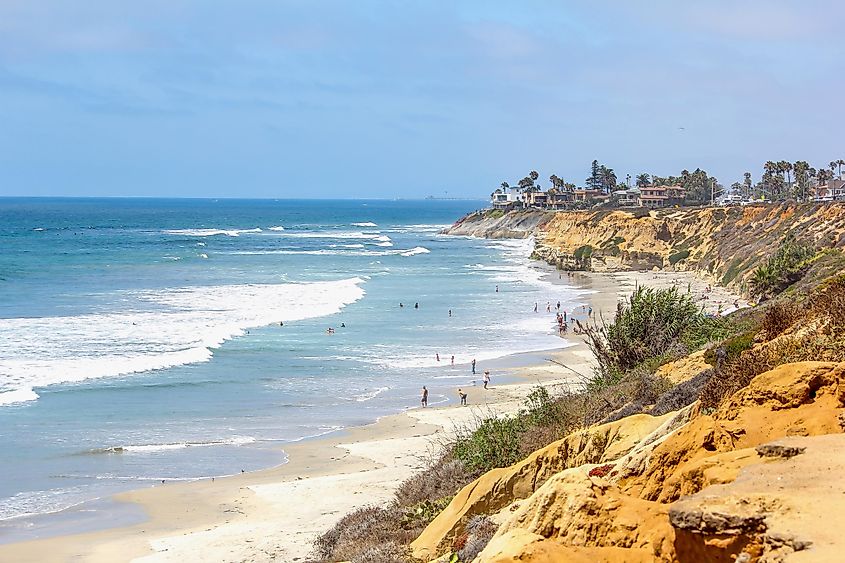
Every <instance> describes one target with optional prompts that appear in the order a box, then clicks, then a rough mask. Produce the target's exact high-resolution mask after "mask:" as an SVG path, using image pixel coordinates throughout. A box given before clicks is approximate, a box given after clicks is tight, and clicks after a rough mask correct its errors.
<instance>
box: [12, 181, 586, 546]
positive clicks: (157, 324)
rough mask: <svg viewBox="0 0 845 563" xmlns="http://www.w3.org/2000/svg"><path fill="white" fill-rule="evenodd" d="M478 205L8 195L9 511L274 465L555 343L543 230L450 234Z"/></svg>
mask: <svg viewBox="0 0 845 563" xmlns="http://www.w3.org/2000/svg"><path fill="white" fill-rule="evenodd" d="M481 206H483V202H476V201H437V200H428V201H356V200H346V201H307V200H278V201H272V200H155V199H138V200H136V199H27V198H5V199H0V452H3V455H2V456H0V474H2V475H3V476H4V478H3V479H2V480H0V520H2V519H7V520H8V519H21V518H22V517H25V516H27V515H32V514H39V513H45V512H51V511H57V510H61V509H63V508H66V507H69V506H72V505H75V504H77V503H79V502H82V501H85V500H88V499H91V498H95V497H102V496H103V495H107V494H110V493H114V492H117V491H121V490H127V489H132V488H137V487H139V486H143V485H144V484H145V483H152V482H155V481H158V480H160V479H168V480H174V479H195V478H200V477H208V476H213V475H226V474H232V473H236V472H239V471H240V470H241V469H245V470H251V469H257V468H262V467H268V466H271V465H275V464H277V463H280V462H282V461H283V460H284V454H283V453H282V450H283V448H284V444H285V443H288V442H290V441H294V440H299V439H302V438H304V437H310V436H316V435H320V434H323V433H327V432H330V431H333V430H336V429H339V428H343V427H347V426H350V425H357V424H363V423H367V422H371V421H373V420H374V419H376V418H377V417H378V416H381V415H384V414H387V413H392V412H398V411H400V410H402V409H404V408H409V407H414V406H417V404H418V396H419V389H420V387H421V386H422V385H427V386H428V387H429V389H430V390H431V397H430V404H438V403H444V402H447V401H450V400H452V397H453V396H454V390H455V388H456V387H458V386H460V385H468V384H472V381H473V380H474V379H475V377H474V376H472V375H471V373H470V369H469V366H468V363H469V362H470V360H471V359H472V358H476V359H477V360H478V362H479V367H481V366H483V365H484V363H485V362H487V361H490V360H492V359H494V358H498V357H501V356H504V355H507V354H512V353H518V352H523V351H528V350H538V349H548V348H555V347H559V346H560V344H561V341H560V339H558V338H557V337H556V336H555V335H554V331H553V324H554V317H553V315H548V314H542V312H541V314H533V313H532V312H531V311H532V309H533V304H534V303H535V302H540V303H541V309H542V307H543V305H544V304H545V303H546V302H547V301H551V302H552V303H555V302H557V301H561V302H562V304H563V306H564V307H567V308H569V309H571V308H573V307H574V306H575V305H576V304H578V303H579V302H580V301H579V299H580V296H581V295H583V292H580V293H579V291H577V290H574V289H572V288H567V287H566V286H561V285H554V284H551V283H549V282H547V281H544V280H543V279H542V274H541V272H540V271H538V270H534V269H532V268H531V267H529V266H528V265H527V263H526V256H527V255H528V252H529V250H530V246H529V245H530V242H528V241H498V242H497V241H485V240H479V239H470V238H461V237H447V236H443V235H439V234H438V231H440V229H442V228H443V227H444V226H446V225H448V224H450V223H452V222H453V221H454V220H455V219H456V218H458V217H460V216H461V215H463V214H464V213H466V212H467V211H470V210H473V209H476V208H479V207H481ZM497 288H498V291H497ZM400 303H401V304H402V305H403V306H402V307H400ZM415 304H418V307H417V306H415ZM281 323H283V324H281ZM329 327H331V328H333V329H334V333H333V334H328V333H327V329H328V328H329ZM438 355H439V361H438V359H437V357H438ZM452 356H454V365H453V364H452ZM3 529H4V528H2V527H0V541H3V537H2V535H3Z"/></svg>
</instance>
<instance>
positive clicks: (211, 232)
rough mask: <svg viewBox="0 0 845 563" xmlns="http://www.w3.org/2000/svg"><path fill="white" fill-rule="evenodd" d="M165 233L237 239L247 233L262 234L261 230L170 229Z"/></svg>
mask: <svg viewBox="0 0 845 563" xmlns="http://www.w3.org/2000/svg"><path fill="white" fill-rule="evenodd" d="M164 232H165V234H168V235H182V236H189V237H213V236H215V235H226V236H228V237H236V236H240V235H241V234H246V233H260V232H261V229H258V228H255V229H168V230H166V231H164Z"/></svg>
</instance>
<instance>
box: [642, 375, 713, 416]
mask: <svg viewBox="0 0 845 563" xmlns="http://www.w3.org/2000/svg"><path fill="white" fill-rule="evenodd" d="M712 376H713V370H712V369H709V370H706V371H703V372H701V373H699V374H698V375H696V376H695V377H693V378H692V379H689V380H687V381H684V382H683V383H679V384H678V385H676V386H675V387H673V388H672V389H670V390H669V391H667V392H665V393H663V394H662V395H660V397H659V398H658V399H657V402H655V403H654V407H652V409H651V410H650V411H649V413H650V414H652V415H653V416H661V415H664V414H666V413H668V412H672V411H676V410H679V409H682V408H684V407H686V406H687V405H691V404H693V403H694V402H696V401H697V400H698V398H699V396H700V395H701V391H702V389H704V386H705V385H706V384H707V382H708V381H709V380H710V378H711V377H712Z"/></svg>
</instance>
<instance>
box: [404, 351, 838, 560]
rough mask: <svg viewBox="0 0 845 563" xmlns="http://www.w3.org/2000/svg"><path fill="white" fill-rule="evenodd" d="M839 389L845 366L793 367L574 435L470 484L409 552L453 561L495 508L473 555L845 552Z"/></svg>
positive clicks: (707, 556) (754, 556)
mask: <svg viewBox="0 0 845 563" xmlns="http://www.w3.org/2000/svg"><path fill="white" fill-rule="evenodd" d="M843 389H845V364H843V363H833V362H800V363H793V364H785V365H782V366H779V367H777V368H775V369H773V370H771V371H768V372H765V373H763V374H761V375H759V376H757V377H756V378H755V379H754V380H753V381H752V382H751V384H750V385H749V386H748V387H746V388H745V389H742V390H740V391H738V392H737V393H735V394H734V395H733V396H731V397H730V398H729V399H728V400H727V401H726V402H725V403H723V404H722V405H721V406H720V407H719V408H717V409H716V410H715V411H713V412H711V413H709V414H707V413H705V411H704V409H701V408H700V406H699V404H698V403H696V404H693V405H690V406H688V407H685V408H683V409H681V410H679V411H675V412H672V413H669V414H667V415H664V416H661V417H649V416H648V415H637V416H633V417H628V418H625V419H622V420H620V421H617V422H613V423H608V424H604V425H600V426H596V427H591V428H586V429H584V430H580V431H577V432H575V433H573V434H572V435H570V436H568V437H566V438H564V439H563V440H560V441H558V442H555V443H553V444H551V445H549V446H547V447H545V448H543V449H542V450H539V451H537V452H535V453H534V454H532V455H531V456H529V457H528V458H526V459H525V460H523V461H521V462H519V463H517V464H516V465H514V466H511V467H508V468H503V469H497V470H493V471H490V472H488V473H486V474H484V475H483V476H482V477H481V478H479V479H478V480H476V481H474V482H472V483H470V484H469V485H467V486H466V487H464V488H463V489H462V490H461V491H460V492H458V494H457V495H456V496H455V497H454V498H453V499H452V501H451V503H450V504H449V506H447V507H446V509H445V510H443V512H441V513H440V514H439V515H438V516H437V517H436V518H435V519H434V521H433V522H431V524H429V526H428V527H427V528H426V529H425V530H424V531H423V533H422V534H421V535H420V536H419V537H418V538H417V539H416V540H415V541H414V542H413V543H412V548H413V552H414V557H415V558H416V559H418V560H422V561H434V560H436V561H437V562H441V561H442V562H446V561H449V558H448V554H449V553H450V552H451V551H452V549H453V547H454V545H455V544H456V543H459V542H460V541H461V539H462V538H463V537H465V535H466V527H467V524H468V522H469V521H470V518H471V517H472V515H474V514H490V515H491V518H492V519H493V521H494V522H495V523H496V525H497V530H496V532H495V534H494V536H493V538H492V540H491V541H490V542H489V543H488V544H487V546H486V547H485V548H484V550H483V551H482V552H481V553H480V554H479V555H478V557H477V558H476V559H475V563H486V562H506V561H535V562H540V561H585V562H586V561H591V562H608V563H609V562H619V563H622V562H632V561H636V562H638V561H642V562H646V561H665V562H667V563H668V562H676V561H678V562H681V561H724V562H729V561H761V562H762V561H767V562H774V561H837V560H841V559H838V558H839V557H840V556H841V551H840V546H841V538H840V537H839V536H840V533H839V530H840V526H838V525H837V522H838V521H839V518H840V516H841V514H842V510H843V508H842V500H841V498H840V497H842V494H843V489H842V481H841V474H842V471H843V469H845V436H844V435H843V433H842V432H843V427H845V426H843V425H845V391H843ZM444 554H446V555H444Z"/></svg>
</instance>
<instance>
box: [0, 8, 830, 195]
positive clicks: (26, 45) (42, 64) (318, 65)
mask: <svg viewBox="0 0 845 563" xmlns="http://www.w3.org/2000/svg"><path fill="white" fill-rule="evenodd" d="M635 4H636V6H635ZM639 4H647V6H639ZM843 99H845V3H841V2H837V1H833V0H831V1H813V0H808V1H804V0H802V1H797V0H796V1H793V2H784V1H779V0H768V1H765V0H747V1H740V0H735V1H719V0H711V1H707V2H704V1H687V2H681V1H677V0H674V1H670V0H658V1H651V2H648V3H640V2H627V1H619V2H609V1H590V2H586V1H582V2H560V1H559V2H552V1H549V2H543V1H520V2H507V3H506V2H492V1H481V2H470V1H464V2H455V1H442V2H440V1H423V0H419V1H394V2H387V1H382V2H372V1H368V0H354V1H352V0H349V1H342V2H341V1H338V2H334V1H318V0H310V1H296V2H292V1H282V0H276V1H244V2H224V1H214V0H195V1H179V0H163V1H160V0H147V1H145V2H119V1H114V0H86V1H85V2H78V1H72V0H54V1H50V2H47V1H42V0H0V195H84V196H97V195H109V196H186V197H196V196H210V197H333V196H342V197H422V196H425V195H429V194H434V195H444V193H447V192H448V195H449V196H477V197H482V196H486V195H487V194H489V193H490V191H491V190H492V189H493V188H495V187H496V186H497V185H498V184H499V183H500V182H501V181H502V180H509V181H511V182H513V181H515V180H518V179H519V178H520V177H522V176H524V175H525V174H526V173H527V172H528V171H529V170H530V169H537V170H538V171H539V172H540V174H541V178H543V179H546V178H548V176H549V174H552V173H556V174H557V175H559V176H561V177H563V178H564V179H566V180H567V181H575V182H577V183H579V184H580V183H582V182H583V180H584V178H585V177H586V176H587V175H588V173H589V164H590V162H591V161H592V160H593V159H594V158H597V159H599V160H600V161H601V162H603V163H606V164H608V165H609V166H611V167H612V168H614V169H615V170H616V171H617V174H618V175H619V176H620V178H623V179H624V176H625V174H626V173H630V174H632V175H634V174H637V173H640V172H650V173H657V174H660V175H668V174H672V173H677V172H679V171H680V170H681V169H682V168H689V169H694V168H695V167H698V166H700V167H702V168H705V169H707V170H708V171H710V172H712V173H715V174H716V175H717V176H718V177H719V179H720V180H721V181H722V182H723V183H725V184H730V183H731V182H732V181H734V180H736V179H739V178H740V177H741V175H742V172H743V171H745V170H750V171H752V172H753V173H754V176H755V178H757V177H758V176H759V171H760V168H761V165H762V162H763V161H765V160H782V159H784V160H793V161H794V160H798V159H805V160H809V161H810V162H811V164H814V165H824V164H826V163H827V162H828V161H830V160H831V159H833V158H845V131H843V126H842V123H843V120H845V115H843V113H845V111H843V110H845V105H843V103H842V100H843ZM546 183H547V182H546Z"/></svg>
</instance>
